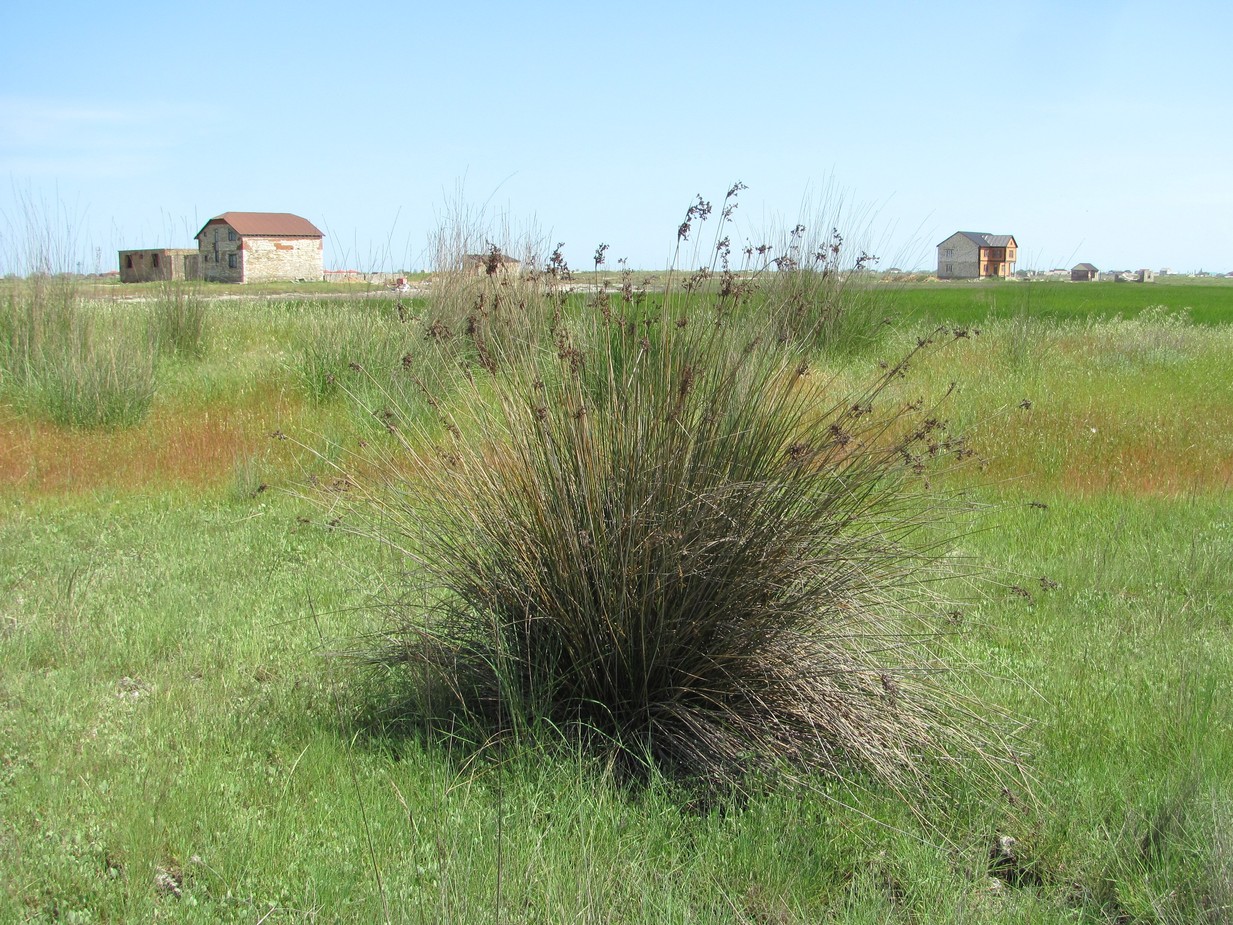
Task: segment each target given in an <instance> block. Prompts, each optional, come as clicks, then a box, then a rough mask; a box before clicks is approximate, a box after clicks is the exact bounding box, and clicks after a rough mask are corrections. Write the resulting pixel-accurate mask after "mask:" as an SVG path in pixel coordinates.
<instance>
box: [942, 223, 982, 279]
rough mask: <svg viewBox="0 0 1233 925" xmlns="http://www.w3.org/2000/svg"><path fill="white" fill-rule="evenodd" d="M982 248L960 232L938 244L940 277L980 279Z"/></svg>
mask: <svg viewBox="0 0 1233 925" xmlns="http://www.w3.org/2000/svg"><path fill="white" fill-rule="evenodd" d="M979 277H980V248H979V247H977V246H976V245H975V244H974V243H972V241H971V239H970V238H967V237H965V236H963V235H961V234H959V233H957V232H956V233H955V234H952V235H951V236H950V237H949V238H947V239H946V240H945V241H943V242H942V243H941V244H939V245H938V279H978V278H979Z"/></svg>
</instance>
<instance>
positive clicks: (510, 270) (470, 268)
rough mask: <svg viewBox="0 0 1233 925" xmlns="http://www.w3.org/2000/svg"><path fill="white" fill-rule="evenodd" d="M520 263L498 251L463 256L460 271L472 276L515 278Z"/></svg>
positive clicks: (519, 268)
mask: <svg viewBox="0 0 1233 925" xmlns="http://www.w3.org/2000/svg"><path fill="white" fill-rule="evenodd" d="M521 269H522V261H520V260H515V259H514V258H513V257H510V256H508V255H506V254H503V253H501V252H500V251H499V250H493V251H489V252H488V253H487V254H464V255H463V258H462V271H463V272H464V273H467V274H470V275H474V276H498V275H499V276H517V275H518V271H519V270H521Z"/></svg>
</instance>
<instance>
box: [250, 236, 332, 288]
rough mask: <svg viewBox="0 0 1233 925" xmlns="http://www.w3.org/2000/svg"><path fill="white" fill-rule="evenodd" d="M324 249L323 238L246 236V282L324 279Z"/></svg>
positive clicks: (315, 280)
mask: <svg viewBox="0 0 1233 925" xmlns="http://www.w3.org/2000/svg"><path fill="white" fill-rule="evenodd" d="M322 249H323V243H322V241H321V239H320V238H255V237H248V238H245V239H244V255H243V256H244V282H246V283H255V282H261V281H263V280H272V279H287V280H293V279H307V280H312V281H314V282H317V281H320V280H321V279H322V278H323V277H324V267H323V264H322Z"/></svg>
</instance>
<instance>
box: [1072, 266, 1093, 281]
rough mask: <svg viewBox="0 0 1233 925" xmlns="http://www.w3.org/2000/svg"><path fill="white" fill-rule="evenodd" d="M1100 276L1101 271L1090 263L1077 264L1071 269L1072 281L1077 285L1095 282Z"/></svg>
mask: <svg viewBox="0 0 1233 925" xmlns="http://www.w3.org/2000/svg"><path fill="white" fill-rule="evenodd" d="M1099 276H1100V271H1099V270H1097V269H1096V268H1095V267H1094V266H1092V265H1091V264H1090V263H1079V264H1075V265H1074V266H1073V267H1071V268H1070V279H1071V281H1072V282H1076V283H1090V282H1094V281H1095V280H1096V279H1097V278H1099Z"/></svg>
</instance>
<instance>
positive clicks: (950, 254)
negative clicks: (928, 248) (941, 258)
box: [946, 247, 955, 257]
mask: <svg viewBox="0 0 1233 925" xmlns="http://www.w3.org/2000/svg"><path fill="white" fill-rule="evenodd" d="M946 256H947V257H954V256H955V249H954V248H953V247H948V248H946Z"/></svg>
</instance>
